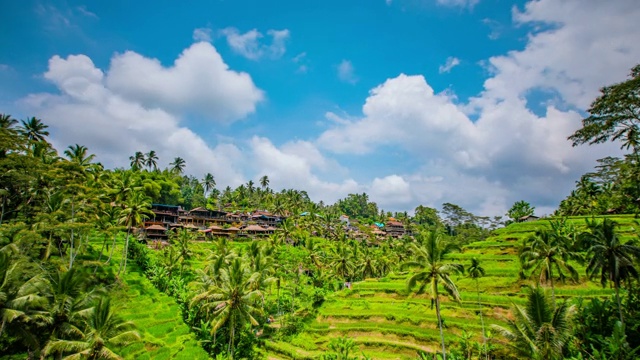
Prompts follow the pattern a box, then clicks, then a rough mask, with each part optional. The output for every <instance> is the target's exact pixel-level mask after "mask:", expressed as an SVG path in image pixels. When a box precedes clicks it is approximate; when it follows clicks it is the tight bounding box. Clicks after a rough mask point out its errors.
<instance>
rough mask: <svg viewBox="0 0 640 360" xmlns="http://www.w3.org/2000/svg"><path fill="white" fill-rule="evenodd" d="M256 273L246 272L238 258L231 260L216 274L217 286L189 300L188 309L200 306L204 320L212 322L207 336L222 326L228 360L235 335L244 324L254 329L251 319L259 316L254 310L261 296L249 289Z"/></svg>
mask: <svg viewBox="0 0 640 360" xmlns="http://www.w3.org/2000/svg"><path fill="white" fill-rule="evenodd" d="M259 276H260V275H259V274H258V273H252V272H250V270H249V268H248V267H247V266H246V265H245V264H243V262H242V260H241V259H240V258H235V259H233V261H232V262H231V264H230V265H229V267H227V268H224V269H222V270H221V271H220V282H219V284H218V285H217V286H213V287H211V288H209V289H203V290H204V291H203V292H202V293H200V294H198V295H196V296H195V297H194V298H193V299H192V300H191V306H192V307H194V306H198V305H199V306H200V310H201V311H205V312H206V315H207V319H208V320H210V321H212V322H213V327H212V328H211V333H212V334H213V333H215V332H216V331H218V330H219V329H220V328H222V327H223V326H226V327H227V329H228V331H229V344H228V347H227V352H228V353H229V355H230V357H231V359H233V354H234V351H235V345H234V344H235V340H236V332H237V331H238V330H239V329H242V327H244V325H245V324H247V323H250V324H251V325H253V326H258V325H259V324H258V321H257V320H256V319H255V318H254V315H258V314H261V313H262V311H261V309H260V308H259V307H258V306H256V305H257V304H258V303H259V301H260V300H261V299H262V292H261V290H259V289H253V286H252V285H253V284H255V282H256V278H257V277H259Z"/></svg>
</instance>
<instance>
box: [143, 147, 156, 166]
mask: <svg viewBox="0 0 640 360" xmlns="http://www.w3.org/2000/svg"><path fill="white" fill-rule="evenodd" d="M144 164H145V165H147V167H148V168H149V170H151V169H153V170H154V171H155V170H158V155H157V154H156V152H155V151H154V150H151V151H149V152H148V153H147V154H146V157H145V160H144Z"/></svg>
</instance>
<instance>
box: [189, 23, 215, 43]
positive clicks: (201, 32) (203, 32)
mask: <svg viewBox="0 0 640 360" xmlns="http://www.w3.org/2000/svg"><path fill="white" fill-rule="evenodd" d="M193 40H194V41H206V42H211V29H210V28H206V27H204V28H197V29H195V30H193Z"/></svg>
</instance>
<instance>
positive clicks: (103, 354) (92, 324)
mask: <svg viewBox="0 0 640 360" xmlns="http://www.w3.org/2000/svg"><path fill="white" fill-rule="evenodd" d="M86 325H87V330H86V331H83V332H82V333H81V337H80V340H74V341H71V340H62V339H57V340H53V341H50V342H49V343H48V344H47V346H46V347H45V350H44V353H45V354H46V355H49V354H56V353H60V354H68V355H67V356H66V357H65V359H89V360H97V359H105V360H111V359H113V360H116V359H122V357H120V356H119V355H118V354H117V353H116V352H115V350H116V349H115V347H116V346H118V347H121V346H124V345H127V344H130V343H132V342H135V341H138V340H140V334H138V332H136V331H135V330H134V329H135V325H134V324H133V323H132V322H125V321H124V320H122V319H121V318H120V317H118V316H117V315H116V314H115V313H114V311H113V309H112V308H111V301H110V300H109V299H108V298H101V299H100V300H99V301H98V303H97V304H96V305H95V307H94V308H92V309H91V311H90V312H89V315H88V316H87V319H86Z"/></svg>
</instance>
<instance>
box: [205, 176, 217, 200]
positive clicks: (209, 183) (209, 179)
mask: <svg viewBox="0 0 640 360" xmlns="http://www.w3.org/2000/svg"><path fill="white" fill-rule="evenodd" d="M215 186H216V180H215V178H214V177H213V174H211V173H207V174H206V175H205V176H204V179H202V188H203V189H204V196H205V197H207V194H208V193H209V192H210V191H211V190H213V188H214V187H215Z"/></svg>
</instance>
